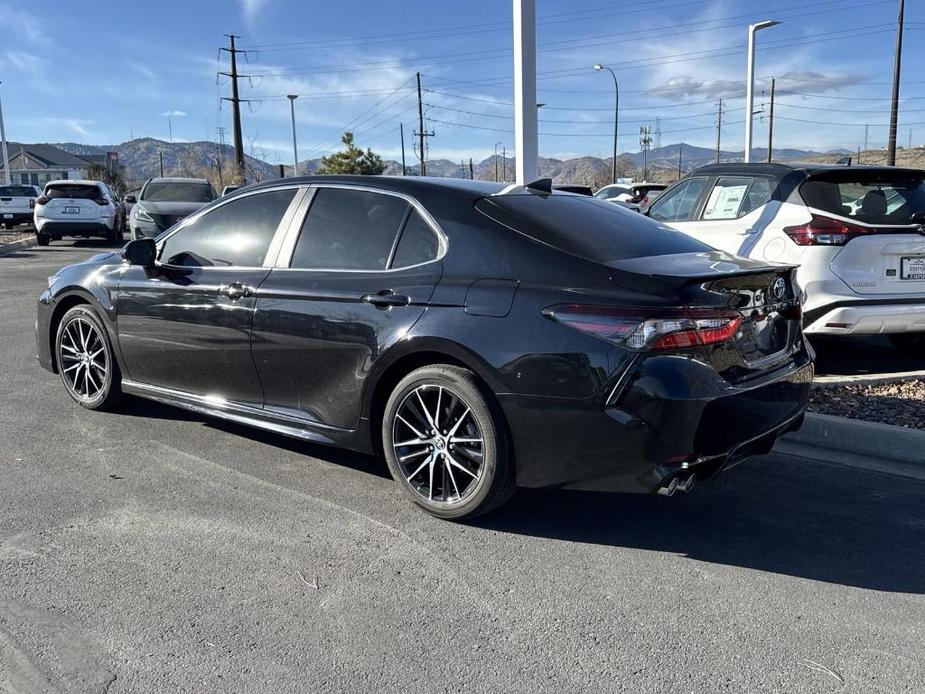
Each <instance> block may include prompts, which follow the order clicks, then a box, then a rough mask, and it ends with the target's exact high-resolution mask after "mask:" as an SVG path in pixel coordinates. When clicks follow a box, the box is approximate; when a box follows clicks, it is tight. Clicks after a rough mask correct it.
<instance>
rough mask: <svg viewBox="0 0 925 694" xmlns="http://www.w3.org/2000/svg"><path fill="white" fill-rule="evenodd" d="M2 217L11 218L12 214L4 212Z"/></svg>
mask: <svg viewBox="0 0 925 694" xmlns="http://www.w3.org/2000/svg"><path fill="white" fill-rule="evenodd" d="M3 218H4V219H13V215H12V214H5V215H3Z"/></svg>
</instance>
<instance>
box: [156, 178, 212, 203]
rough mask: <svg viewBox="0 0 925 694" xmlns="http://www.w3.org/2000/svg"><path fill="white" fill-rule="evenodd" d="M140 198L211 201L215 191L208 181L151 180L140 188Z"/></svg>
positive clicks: (169, 200)
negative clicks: (142, 188)
mask: <svg viewBox="0 0 925 694" xmlns="http://www.w3.org/2000/svg"><path fill="white" fill-rule="evenodd" d="M141 199H142V200H149V201H151V202H212V201H213V200H215V191H213V190H212V186H210V185H209V184H208V183H184V182H182V181H152V182H151V183H149V184H148V185H146V186H145V187H144V190H142V192H141Z"/></svg>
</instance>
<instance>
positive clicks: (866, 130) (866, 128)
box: [864, 125, 870, 152]
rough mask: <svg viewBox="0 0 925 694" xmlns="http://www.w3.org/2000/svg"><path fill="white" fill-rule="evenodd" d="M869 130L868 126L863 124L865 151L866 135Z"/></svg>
mask: <svg viewBox="0 0 925 694" xmlns="http://www.w3.org/2000/svg"><path fill="white" fill-rule="evenodd" d="M869 131H870V126H869V125H865V126H864V151H865V152H866V151H867V135H868V132H869Z"/></svg>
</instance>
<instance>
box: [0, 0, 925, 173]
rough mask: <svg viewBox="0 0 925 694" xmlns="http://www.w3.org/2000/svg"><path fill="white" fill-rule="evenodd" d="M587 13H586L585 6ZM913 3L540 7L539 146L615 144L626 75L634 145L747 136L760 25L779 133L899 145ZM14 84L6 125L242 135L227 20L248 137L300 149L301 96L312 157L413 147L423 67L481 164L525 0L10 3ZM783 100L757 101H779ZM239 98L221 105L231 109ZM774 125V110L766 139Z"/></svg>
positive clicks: (9, 73)
mask: <svg viewBox="0 0 925 694" xmlns="http://www.w3.org/2000/svg"><path fill="white" fill-rule="evenodd" d="M906 5H907V7H906V23H907V27H908V28H907V31H906V33H905V46H904V61H903V66H904V80H903V85H902V94H901V95H902V102H901V111H900V128H899V132H900V136H899V142H900V144H902V145H905V144H907V143H908V139H909V131H910V129H911V131H912V139H913V143H914V144H916V145H921V144H925V76H923V75H922V74H921V73H920V71H919V70H916V69H915V68H916V67H917V66H919V65H921V64H922V63H923V60H925V46H923V41H922V39H923V38H925V3H922V2H917V1H913V2H907V3H906ZM579 8H580V9H579ZM896 11H897V1H896V0H819V1H817V2H806V1H805V0H803V1H802V2H800V1H799V0H761V1H760V2H759V1H757V0H738V1H735V0H625V1H624V2H619V3H618V2H607V1H606V0H587V2H585V3H574V2H568V1H566V0H537V15H538V19H537V22H538V27H537V33H538V57H537V61H538V72H539V81H538V89H539V95H538V99H539V101H540V102H542V103H544V104H545V106H544V107H543V108H542V109H541V111H540V119H541V123H540V132H541V138H540V153H541V155H543V156H559V157H562V156H576V155H582V154H592V155H607V154H609V152H610V149H611V143H612V139H611V138H612V129H613V120H612V117H613V116H612V108H613V84H612V81H611V80H610V78H609V75H606V74H604V73H597V72H595V71H594V70H593V68H592V65H593V64H594V63H598V62H602V63H605V64H609V65H611V66H612V67H613V69H614V70H615V71H616V73H617V75H618V78H619V81H620V88H621V112H620V132H621V138H620V149H621V151H623V150H626V151H636V150H638V149H639V146H638V131H639V128H640V126H642V125H651V126H652V127H653V129H655V127H656V118H658V119H659V125H660V127H661V132H662V135H661V141H662V144H669V143H672V142H678V141H682V140H683V141H686V142H689V143H692V144H698V145H703V146H714V145H715V142H716V130H715V121H716V109H717V105H716V102H717V100H718V99H719V98H723V100H724V103H725V104H726V114H725V123H726V124H725V125H724V127H723V131H722V137H723V147H724V149H726V148H728V149H741V147H742V145H741V142H742V138H743V125H742V121H743V117H744V108H743V106H744V98H743V95H744V76H745V49H744V44H745V39H746V26H747V24H749V23H750V22H754V21H759V20H763V19H780V20H781V21H782V22H783V23H782V24H781V25H780V26H777V27H774V28H771V29H767V30H764V31H762V32H760V33H759V34H758V39H759V40H758V46H759V48H758V58H757V74H758V76H759V82H758V90H759V91H761V90H764V89H766V88H767V79H766V78H770V77H771V76H774V77H776V78H777V93H778V98H777V106H776V111H775V146H779V147H784V146H792V147H801V148H811V149H819V150H822V149H829V148H834V147H848V148H854V147H856V146H859V145H862V144H863V141H864V127H863V125H864V124H865V123H866V124H870V128H869V141H870V145H871V146H872V147H873V146H882V145H883V144H884V143H885V141H886V136H887V127H886V123H888V121H889V110H888V109H889V95H890V80H891V76H892V61H893V46H894V42H895V34H896V31H895V22H896ZM0 17H2V18H3V19H2V22H0V81H2V82H3V84H2V86H0V97H2V99H3V108H4V116H5V120H6V130H7V137H8V138H9V139H11V140H17V141H26V142H43V141H45V142H47V141H50V142H60V141H77V142H85V143H92V144H111V143H119V142H122V141H124V140H127V139H129V138H131V137H133V136H134V137H141V136H152V137H158V138H161V139H165V140H166V139H168V116H167V115H166V114H168V113H170V114H172V115H171V117H170V118H169V121H170V123H171V125H172V131H173V138H174V140H203V139H209V140H215V139H217V137H218V135H217V127H218V126H225V128H226V135H225V137H226V140H227V141H229V142H230V140H231V134H230V133H231V127H230V126H231V118H230V111H229V109H228V104H227V103H224V104H221V102H220V101H219V98H220V97H221V96H227V95H228V94H229V86H228V81H227V79H226V78H223V77H221V78H218V79H217V78H216V73H217V72H218V71H220V70H227V69H228V66H227V55H226V54H222V55H221V56H220V55H219V52H218V49H219V47H220V46H222V45H226V44H225V41H226V40H227V39H225V38H224V37H223V34H224V33H227V32H234V33H237V34H240V35H241V38H240V39H239V47H241V48H249V49H251V48H252V49H253V51H252V52H250V53H248V54H247V58H246V59H245V58H244V57H242V59H241V62H240V65H239V69H240V71H241V72H242V73H245V74H248V75H252V77H250V78H248V79H246V80H243V82H242V93H241V96H242V98H248V99H251V100H252V101H251V103H250V104H245V105H244V134H245V148H246V149H247V150H248V152H249V153H251V154H254V155H256V156H260V157H262V158H264V159H267V160H268V161H271V162H277V161H285V162H288V161H290V159H291V144H290V139H289V138H290V124H289V104H288V101H287V100H286V99H285V94H287V93H297V94H300V95H301V96H300V98H299V99H298V101H297V102H296V112H297V121H298V126H297V127H298V137H299V154H300V158H307V157H314V156H319V155H320V154H324V153H327V152H329V151H331V150H332V149H336V148H337V145H338V139H339V134H340V133H341V132H342V131H343V130H344V129H345V128H346V127H348V126H349V127H350V128H351V129H353V130H354V131H355V133H356V139H357V141H358V143H359V144H360V145H361V146H367V145H369V146H372V147H373V148H374V149H376V150H377V151H379V152H381V153H382V154H383V155H385V156H388V157H390V158H398V156H399V154H400V147H399V145H400V142H399V123H404V125H405V133H406V143H407V144H408V146H409V154H408V156H409V160H410V159H411V157H412V155H411V152H410V141H411V138H410V131H411V130H413V129H415V128H416V127H417V121H416V119H417V104H416V95H415V91H414V88H413V87H414V74H415V72H416V71H420V72H421V73H422V75H423V85H424V88H425V90H427V91H426V93H425V101H426V104H427V105H426V107H425V110H426V116H427V118H428V123H427V126H426V127H427V128H428V129H431V130H433V131H434V132H435V133H436V134H435V137H433V138H431V139H430V141H429V144H430V148H429V151H428V158H448V159H452V160H460V159H463V158H466V159H468V157H469V156H472V157H473V158H475V159H476V160H480V159H482V158H484V157H485V156H487V155H489V154H491V153H492V151H493V148H494V146H495V143H498V142H500V143H501V144H500V145H499V150H500V147H501V146H506V147H507V149H508V151H510V150H511V149H512V148H513V133H512V132H511V131H512V129H513V121H512V117H511V110H512V107H511V106H510V103H511V101H512V97H513V95H512V80H511V72H512V57H511V28H510V18H511V3H510V2H509V0H465V2H455V3H449V2H441V1H439V0H429V1H425V0H406V1H399V0H376V1H373V0H338V1H337V2H330V1H328V0H310V1H309V0H225V1H224V2H218V1H217V0H213V1H212V2H206V1H195V2H190V1H189V0H186V2H179V1H178V0H160V1H159V2H157V3H111V2H102V1H100V2H94V1H93V0H84V1H83V2H80V3H63V2H32V3H29V4H28V5H26V4H25V3H21V2H15V3H14V2H8V1H5V0H0ZM766 101H767V98H766V96H763V95H762V94H760V93H759V94H758V95H757V96H756V104H757V106H758V107H761V105H762V104H763V103H765V102H766ZM220 106H221V108H220ZM766 138H767V122H766V120H764V121H762V120H757V119H756V125H755V144H756V146H757V145H763V144H764V143H765V142H766Z"/></svg>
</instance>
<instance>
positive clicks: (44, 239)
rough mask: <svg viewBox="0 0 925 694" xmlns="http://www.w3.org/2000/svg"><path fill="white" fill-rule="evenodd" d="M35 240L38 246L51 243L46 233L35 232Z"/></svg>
mask: <svg viewBox="0 0 925 694" xmlns="http://www.w3.org/2000/svg"><path fill="white" fill-rule="evenodd" d="M35 240H36V242H37V243H38V244H39V245H40V246H47V245H48V244H49V243H51V237H50V236H49V235H48V234H36V235H35Z"/></svg>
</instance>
